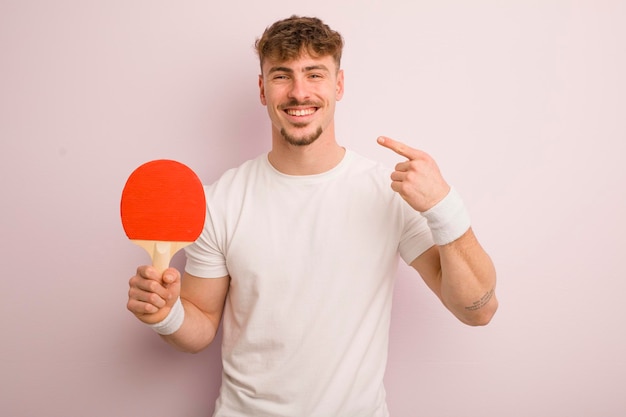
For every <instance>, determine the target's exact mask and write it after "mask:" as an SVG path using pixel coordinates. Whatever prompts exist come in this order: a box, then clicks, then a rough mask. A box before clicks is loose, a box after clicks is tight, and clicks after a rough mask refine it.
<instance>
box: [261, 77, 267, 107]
mask: <svg viewBox="0 0 626 417" xmlns="http://www.w3.org/2000/svg"><path fill="white" fill-rule="evenodd" d="M259 98H260V99H261V104H263V105H264V106H266V105H267V101H266V100H265V86H264V85H263V74H259Z"/></svg>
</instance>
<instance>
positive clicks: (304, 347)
mask: <svg viewBox="0 0 626 417" xmlns="http://www.w3.org/2000/svg"><path fill="white" fill-rule="evenodd" d="M389 174H390V171H389V170H387V169H385V168H383V167H382V166H381V165H379V164H378V163H375V162H373V161H370V160H368V159H366V158H363V157H361V156H359V155H357V154H355V153H354V152H351V151H346V155H345V157H344V158H343V160H342V161H341V163H340V164H339V165H337V166H336V167H335V168H333V169H332V170H330V171H328V172H325V173H323V174H319V175H311V176H290V175H285V174H282V173H280V172H278V171H277V170H276V169H274V168H273V167H272V165H271V164H270V163H269V161H268V159H267V155H265V154H264V155H262V156H260V157H258V158H256V159H254V160H251V161H247V162H245V163H244V164H243V165H241V166H240V167H239V168H236V169H232V170H229V171H227V172H226V173H224V175H223V176H222V177H221V178H220V179H219V180H218V181H217V182H216V183H214V184H212V185H211V186H208V187H206V190H205V191H206V196H207V219H206V224H205V227H204V231H203V233H202V235H201V237H200V238H199V239H198V241H197V242H196V243H195V244H193V245H191V246H189V247H187V248H186V252H187V258H188V259H187V265H186V268H185V269H186V271H187V272H188V273H190V274H192V275H195V276H198V277H205V278H217V277H222V276H225V275H230V277H231V283H230V290H229V293H228V296H227V299H226V305H225V308H224V316H223V320H224V321H223V342H222V358H223V363H224V373H223V378H222V388H221V391H220V396H219V399H218V400H217V404H216V410H215V414H214V415H215V416H219V417H222V416H223V417H243V416H246V417H248V416H255V417H257V416H263V417H265V416H272V417H273V416H281V417H283V416H284V417H296V416H297V417H305V416H306V417H333V416H340V417H386V416H388V412H387V406H386V402H385V390H384V387H383V376H384V372H385V366H386V362H387V345H388V334H389V319H390V314H391V300H392V292H393V284H394V274H395V271H396V267H397V262H398V255H400V256H401V257H402V258H403V259H404V261H405V262H407V263H410V262H412V261H413V260H414V259H415V258H416V257H417V256H419V255H420V254H421V253H423V252H424V251H425V250H427V249H428V248H430V247H431V246H432V245H433V240H432V237H431V234H430V230H429V228H428V226H427V225H426V221H425V219H424V218H423V217H422V216H421V215H420V214H419V213H417V212H415V211H414V210H413V209H412V208H411V207H409V205H408V204H406V202H404V200H402V198H401V197H400V196H399V195H398V194H396V193H395V192H393V190H391V187H390V181H391V180H390V178H389Z"/></svg>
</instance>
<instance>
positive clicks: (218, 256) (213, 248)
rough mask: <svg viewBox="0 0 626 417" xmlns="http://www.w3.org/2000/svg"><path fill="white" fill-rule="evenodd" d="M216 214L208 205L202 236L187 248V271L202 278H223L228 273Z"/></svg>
mask: <svg viewBox="0 0 626 417" xmlns="http://www.w3.org/2000/svg"><path fill="white" fill-rule="evenodd" d="M214 220H215V219H214V215H212V213H211V209H210V208H209V206H208V205H207V212H206V218H205V221H204V229H203V230H202V233H201V234H200V237H199V238H198V239H197V240H196V241H195V242H194V243H193V244H191V245H189V246H187V247H186V248H185V254H186V255H187V263H186V265H185V272H187V273H189V274H191V275H194V276H196V277H200V278H221V277H224V276H226V275H228V268H227V267H226V257H225V256H224V251H223V244H222V242H221V239H220V237H219V235H218V233H217V232H216V228H215V223H214Z"/></svg>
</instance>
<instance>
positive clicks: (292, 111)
mask: <svg viewBox="0 0 626 417" xmlns="http://www.w3.org/2000/svg"><path fill="white" fill-rule="evenodd" d="M313 113H315V109H305V110H297V109H289V110H287V114H288V115H290V116H308V115H310V114H313Z"/></svg>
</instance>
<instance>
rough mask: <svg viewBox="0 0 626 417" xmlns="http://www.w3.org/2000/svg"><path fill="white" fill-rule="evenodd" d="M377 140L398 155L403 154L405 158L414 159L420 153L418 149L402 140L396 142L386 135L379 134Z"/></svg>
mask: <svg viewBox="0 0 626 417" xmlns="http://www.w3.org/2000/svg"><path fill="white" fill-rule="evenodd" d="M377 141H378V144H379V145H382V146H384V147H385V148H387V149H391V150H392V151H394V152H395V153H397V154H398V155H401V156H404V157H405V158H407V159H415V158H417V157H418V156H419V155H420V151H418V150H417V149H413V148H411V147H410V146H408V145H405V144H404V143H402V142H398V141H397V140H393V139H391V138H388V137H386V136H379V137H378V139H377Z"/></svg>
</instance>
